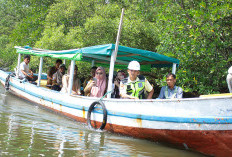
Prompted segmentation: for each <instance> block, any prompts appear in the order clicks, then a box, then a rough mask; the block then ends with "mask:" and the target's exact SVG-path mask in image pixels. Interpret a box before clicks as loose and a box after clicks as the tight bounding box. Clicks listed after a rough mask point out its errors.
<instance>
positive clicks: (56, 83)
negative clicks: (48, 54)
mask: <svg viewBox="0 0 232 157" xmlns="http://www.w3.org/2000/svg"><path fill="white" fill-rule="evenodd" d="M65 70H67V69H66V67H65V65H64V64H61V65H60V67H59V70H57V72H56V73H55V74H53V82H52V85H53V86H52V89H53V90H57V91H60V90H61V88H62V77H63V75H64V74H65Z"/></svg>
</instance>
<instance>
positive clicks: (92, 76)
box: [83, 66, 97, 88]
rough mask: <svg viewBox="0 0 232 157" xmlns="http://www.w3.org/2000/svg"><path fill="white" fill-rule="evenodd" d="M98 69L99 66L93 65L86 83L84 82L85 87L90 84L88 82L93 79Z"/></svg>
mask: <svg viewBox="0 0 232 157" xmlns="http://www.w3.org/2000/svg"><path fill="white" fill-rule="evenodd" d="M96 70H97V67H96V66H93V67H92V68H91V71H90V75H89V76H88V77H87V78H86V79H85V81H84V83H83V87H84V88H85V87H86V85H87V84H88V82H89V81H90V80H91V79H93V78H94V77H95V72H96Z"/></svg>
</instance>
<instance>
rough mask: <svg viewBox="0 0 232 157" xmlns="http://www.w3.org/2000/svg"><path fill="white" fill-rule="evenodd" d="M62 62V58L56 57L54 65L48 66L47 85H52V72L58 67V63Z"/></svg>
mask: <svg viewBox="0 0 232 157" xmlns="http://www.w3.org/2000/svg"><path fill="white" fill-rule="evenodd" d="M61 64H62V60H60V59H57V60H56V65H55V66H53V67H50V69H49V70H48V74H47V79H48V80H47V85H52V77H53V74H55V73H56V72H57V70H58V69H59V67H60V65H61Z"/></svg>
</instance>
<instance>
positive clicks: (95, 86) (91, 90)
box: [84, 67, 107, 98]
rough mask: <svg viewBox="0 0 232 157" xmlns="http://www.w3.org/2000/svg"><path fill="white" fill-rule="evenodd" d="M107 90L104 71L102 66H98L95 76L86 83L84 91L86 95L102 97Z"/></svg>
mask: <svg viewBox="0 0 232 157" xmlns="http://www.w3.org/2000/svg"><path fill="white" fill-rule="evenodd" d="M106 91H107V78H106V72H105V69H104V68H103V67H98V68H97V70H96V73H95V77H94V78H93V79H91V80H90V81H89V82H88V84H87V85H86V87H85V89H84V92H85V93H86V95H87V96H91V97H99V98H100V97H102V96H104V94H105V93H106Z"/></svg>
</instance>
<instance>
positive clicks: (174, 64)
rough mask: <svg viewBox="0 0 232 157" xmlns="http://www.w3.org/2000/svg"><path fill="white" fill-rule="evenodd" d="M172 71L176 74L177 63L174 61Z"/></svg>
mask: <svg viewBox="0 0 232 157" xmlns="http://www.w3.org/2000/svg"><path fill="white" fill-rule="evenodd" d="M172 73H173V74H176V63H173V65H172Z"/></svg>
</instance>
